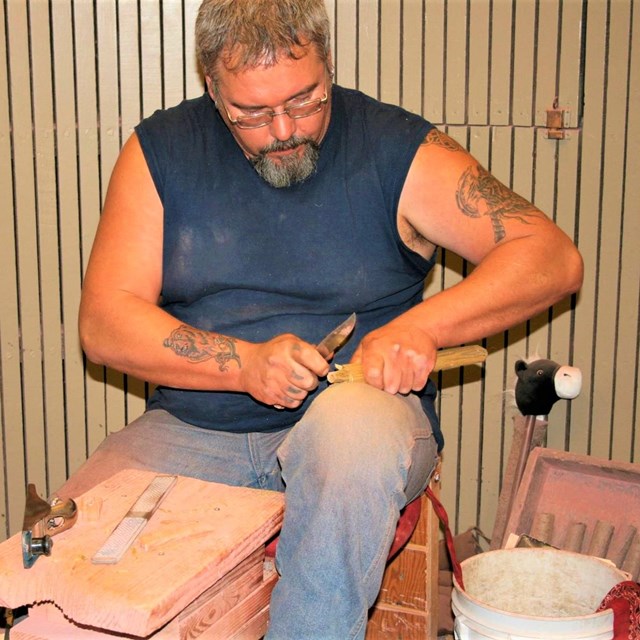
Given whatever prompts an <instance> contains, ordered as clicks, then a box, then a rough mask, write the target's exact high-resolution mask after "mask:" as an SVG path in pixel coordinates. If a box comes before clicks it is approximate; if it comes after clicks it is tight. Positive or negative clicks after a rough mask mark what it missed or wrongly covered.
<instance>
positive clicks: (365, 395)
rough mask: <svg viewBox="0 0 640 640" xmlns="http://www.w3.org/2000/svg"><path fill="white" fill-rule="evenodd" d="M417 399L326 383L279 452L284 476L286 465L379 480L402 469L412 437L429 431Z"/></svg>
mask: <svg viewBox="0 0 640 640" xmlns="http://www.w3.org/2000/svg"><path fill="white" fill-rule="evenodd" d="M416 402H417V399H415V398H413V399H409V398H406V397H403V396H394V395H391V394H388V393H386V392H384V391H380V390H379V389H375V388H374V387H371V386H370V385H367V384H364V383H345V384H338V385H334V386H332V387H329V388H328V389H326V390H325V391H324V392H323V393H322V394H320V395H319V396H318V398H316V400H315V401H314V402H313V403H312V405H311V406H310V407H309V409H308V411H307V413H306V414H305V416H304V417H303V418H302V419H301V420H300V422H299V423H298V424H297V425H296V426H295V427H294V428H293V430H292V432H291V433H290V435H289V437H288V438H287V441H285V444H284V445H283V447H282V448H281V451H280V452H279V455H280V458H281V461H282V463H283V468H284V471H285V476H286V471H287V464H288V463H293V464H299V465H300V466H301V467H302V466H303V467H304V468H305V469H306V472H307V473H311V472H315V473H317V474H318V475H321V476H322V477H323V478H326V477H327V476H332V477H335V478H337V479H338V481H343V482H344V481H347V480H349V481H356V480H358V479H362V480H366V478H368V477H369V476H372V477H376V476H377V477H378V478H380V477H381V475H384V474H385V473H386V472H387V471H388V472H389V473H393V474H398V471H401V472H402V473H403V474H404V473H406V471H407V470H408V468H409V467H410V465H411V454H412V451H413V448H414V444H415V439H416V437H420V435H421V434H424V435H426V436H429V434H430V428H429V425H428V421H427V418H426V416H424V414H423V413H422V412H421V410H418V411H416V406H415V403H416ZM290 466H291V465H290Z"/></svg>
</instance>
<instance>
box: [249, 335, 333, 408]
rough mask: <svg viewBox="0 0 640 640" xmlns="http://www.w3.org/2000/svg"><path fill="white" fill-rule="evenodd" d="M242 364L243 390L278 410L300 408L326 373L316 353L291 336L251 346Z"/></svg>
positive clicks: (324, 366)
mask: <svg viewBox="0 0 640 640" xmlns="http://www.w3.org/2000/svg"><path fill="white" fill-rule="evenodd" d="M242 362H243V364H242V369H241V370H240V384H241V387H242V390H243V391H245V392H246V393H248V394H250V395H251V396H252V397H254V398H255V399H256V400H258V401H259V402H263V403H264V404H268V405H272V406H274V407H276V408H277V409H285V408H287V409H295V408H297V407H299V406H300V405H301V404H302V402H303V401H304V399H305V398H306V397H307V395H308V394H309V392H310V391H313V390H314V389H315V388H316V387H317V386H318V378H319V377H322V376H326V375H327V373H328V371H329V364H328V363H327V361H326V360H325V359H324V358H323V357H322V356H321V355H320V353H318V351H317V349H316V348H315V347H314V346H313V345H311V344H309V343H308V342H305V341H304V340H302V339H300V338H298V337H297V336H295V335H293V334H283V335H280V336H277V337H275V338H273V339H272V340H269V341H268V342H262V343H258V344H253V345H251V347H250V348H249V349H248V351H247V352H246V354H245V355H244V356H243V359H242Z"/></svg>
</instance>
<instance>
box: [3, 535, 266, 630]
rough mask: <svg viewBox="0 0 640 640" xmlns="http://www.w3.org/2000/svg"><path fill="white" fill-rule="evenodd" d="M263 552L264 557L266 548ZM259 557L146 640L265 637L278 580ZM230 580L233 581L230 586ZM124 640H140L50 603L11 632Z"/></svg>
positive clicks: (32, 611) (32, 609) (37, 607)
mask: <svg viewBox="0 0 640 640" xmlns="http://www.w3.org/2000/svg"><path fill="white" fill-rule="evenodd" d="M261 549H262V555H263V556H264V548H263V547H262V548H261ZM254 556H255V557H254ZM257 556H259V553H254V554H252V556H251V557H249V558H247V559H246V560H245V561H243V562H242V563H240V565H238V567H236V569H234V570H233V571H232V574H234V575H233V576H232V575H231V574H229V576H225V578H223V579H222V580H220V581H219V582H218V583H216V585H214V587H213V588H212V589H211V590H208V591H207V592H205V593H204V594H202V596H200V597H199V598H198V599H197V601H196V602H195V603H193V605H190V606H189V607H187V609H185V610H184V611H183V612H182V613H180V614H179V615H178V616H177V617H176V618H174V619H173V620H172V621H171V622H169V624H167V625H166V626H164V627H163V628H162V629H160V630H159V631H157V632H156V633H153V634H151V635H150V636H146V638H145V639H144V640H195V639H196V638H197V639H198V640H229V639H230V638H238V639H242V640H255V639H257V638H260V637H262V636H263V635H264V633H265V632H266V627H267V624H268V621H269V599H270V597H271V591H272V590H273V587H274V585H275V583H276V581H277V578H278V574H277V573H276V571H275V569H271V570H270V571H265V572H264V574H263V563H262V561H261V560H260V558H259V557H257ZM257 571H259V573H260V576H259V579H257V577H256V572H257ZM228 577H231V578H232V579H231V580H228V579H227V578H228ZM123 637H126V638H129V640H135V639H136V638H138V636H131V635H130V634H126V635H123V634H120V633H117V632H115V631H105V630H102V629H96V628H94V627H88V626H82V627H80V626H78V625H76V624H74V623H72V622H70V621H69V620H68V619H67V618H65V617H64V614H63V613H62V611H60V609H58V608H57V607H56V606H55V605H54V604H51V603H46V602H45V603H40V604H37V605H34V606H33V607H30V608H29V612H28V616H27V617H26V618H24V619H23V620H20V621H19V622H18V623H17V624H16V625H15V626H14V627H13V629H12V630H11V639H12V640H113V639H114V638H123ZM140 640H142V639H140Z"/></svg>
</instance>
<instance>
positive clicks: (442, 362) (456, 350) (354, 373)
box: [327, 344, 487, 384]
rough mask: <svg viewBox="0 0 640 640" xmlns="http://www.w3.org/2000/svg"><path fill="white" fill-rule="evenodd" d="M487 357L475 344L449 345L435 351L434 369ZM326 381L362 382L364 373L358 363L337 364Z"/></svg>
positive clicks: (481, 360)
mask: <svg viewBox="0 0 640 640" xmlns="http://www.w3.org/2000/svg"><path fill="white" fill-rule="evenodd" d="M486 359H487V350H486V349H485V348H484V347H481V346H480V345H477V344H470V345H466V346H464V347H450V348H448V349H441V350H440V351H438V352H436V363H435V365H434V366H433V370H434V371H444V370H446V369H455V368H456V367H464V366H465V365H467V364H481V363H483V362H484V361H485V360H486ZM327 380H328V382H329V383H330V384H331V383H334V382H362V381H363V380H364V375H363V373H362V366H361V365H359V364H343V365H340V364H337V365H336V370H335V371H330V372H329V373H328V374H327Z"/></svg>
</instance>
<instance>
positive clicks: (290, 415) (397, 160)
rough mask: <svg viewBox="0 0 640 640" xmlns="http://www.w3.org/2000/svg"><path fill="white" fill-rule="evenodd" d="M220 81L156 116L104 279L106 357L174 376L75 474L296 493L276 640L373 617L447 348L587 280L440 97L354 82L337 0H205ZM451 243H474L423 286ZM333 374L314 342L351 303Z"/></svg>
mask: <svg viewBox="0 0 640 640" xmlns="http://www.w3.org/2000/svg"><path fill="white" fill-rule="evenodd" d="M196 41H197V47H198V56H199V60H200V63H201V65H202V69H203V72H204V75H205V79H206V86H207V91H206V94H205V95H204V96H202V97H200V98H196V99H194V100H190V101H186V102H184V103H182V104H181V105H179V106H177V107H175V108H172V109H168V110H166V111H162V112H157V113H156V114H154V115H153V116H152V117H150V118H148V119H146V120H144V121H143V122H142V123H141V124H140V125H139V126H138V127H137V128H136V131H135V133H134V134H133V135H132V136H131V138H130V139H129V140H128V141H127V143H126V144H125V145H124V147H123V149H122V152H121V155H120V158H119V159H118V162H117V164H116V166H115V168H114V171H113V176H112V179H111V182H110V185H109V191H108V194H107V198H106V202H105V207H104V212H103V214H102V217H101V221H100V225H99V229H98V232H97V235H96V239H95V244H94V248H93V251H92V255H91V259H90V263H89V267H88V270H87V274H86V279H85V283H84V288H83V295H82V303H81V310H80V335H81V340H82V345H83V348H84V349H85V351H86V353H87V356H88V357H89V358H90V359H92V360H93V361H95V362H97V363H101V364H104V365H107V366H110V367H113V368H115V369H118V370H120V371H123V372H125V373H127V374H130V375H133V376H136V377H138V378H141V379H144V380H148V381H150V382H152V383H154V384H155V385H158V386H157V390H156V391H155V392H154V394H153V396H152V398H151V399H150V402H149V407H148V411H147V412H146V413H145V414H144V415H143V416H142V417H141V418H139V419H138V420H136V421H134V422H133V423H132V424H131V425H129V426H128V427H126V428H125V429H123V430H122V431H121V432H118V433H116V434H113V435H111V436H109V438H107V440H106V441H105V442H104V443H103V445H102V446H101V447H100V448H99V450H98V451H97V452H96V453H95V454H94V455H93V456H91V458H90V459H89V461H88V462H87V463H86V465H85V466H84V467H83V468H82V469H81V470H80V472H79V473H78V474H76V476H75V477H74V478H72V479H71V480H70V483H69V485H68V486H74V487H75V488H76V490H77V491H79V490H80V489H83V490H84V489H86V488H87V487H88V486H89V485H91V484H94V483H97V482H98V481H100V480H102V479H104V477H106V476H108V475H109V474H111V473H113V472H114V471H115V470H117V469H120V468H124V467H132V466H133V467H142V468H150V469H154V470H157V471H160V472H165V473H179V474H183V475H191V476H194V477H198V478H202V479H206V480H211V481H218V482H225V483H230V484H241V485H247V486H254V487H263V488H270V489H277V490H284V491H286V505H287V506H286V514H285V520H284V525H283V529H282V533H281V537H280V544H279V548H278V556H277V567H278V570H279V572H280V574H281V579H280V580H279V582H278V584H277V586H276V588H275V590H274V593H273V597H272V603H271V623H270V629H269V636H268V637H269V638H275V639H284V638H297V639H304V640H308V639H313V638H327V639H339V640H344V639H346V638H363V637H364V633H365V626H366V620H367V610H368V608H369V607H370V606H371V605H372V603H373V601H374V599H375V597H376V595H377V593H378V590H379V587H380V582H381V578H382V572H383V570H384V565H385V559H386V556H387V552H388V549H389V546H390V544H391V541H392V539H393V533H394V529H395V525H396V522H397V519H398V514H399V512H400V510H401V509H402V508H403V507H404V505H405V504H406V503H407V502H408V501H410V500H412V499H413V498H415V497H416V496H418V495H419V494H420V492H421V491H422V490H423V489H424V487H425V486H426V484H427V483H428V480H429V477H430V474H431V472H432V470H433V467H434V465H435V461H436V459H437V454H438V452H439V450H440V449H441V448H442V445H443V439H442V434H441V431H440V427H439V425H438V421H437V417H436V415H435V412H434V386H433V383H432V382H431V381H429V380H428V376H429V373H430V372H431V370H432V368H433V364H434V360H435V355H436V350H437V349H438V348H441V347H447V346H452V345H458V344H461V343H467V342H471V341H474V340H478V339H480V338H482V337H484V336H488V335H490V334H495V333H497V332H500V331H503V330H504V329H506V328H507V327H509V326H511V325H514V324H516V323H518V322H521V321H523V320H524V319H526V318H528V317H530V316H532V315H534V314H536V313H538V312H540V311H541V310H543V309H545V308H547V307H548V306H550V305H552V304H553V303H555V302H557V301H558V300H560V299H561V298H563V297H565V296H566V295H568V294H570V293H572V292H574V291H576V290H577V289H578V287H579V286H580V283H581V279H582V262H581V259H580V256H579V254H578V252H577V250H576V249H575V247H574V245H573V244H572V243H571V241H570V240H569V239H568V238H567V236H566V235H565V234H564V233H563V232H562V231H561V230H560V229H558V228H557V227H556V226H555V225H554V224H553V223H552V222H551V221H550V220H549V219H548V218H547V217H546V216H545V215H544V214H543V213H541V212H540V211H539V210H538V209H536V208H535V207H534V206H533V205H531V204H530V203H528V202H527V201H525V200H524V199H523V198H521V197H520V196H518V195H516V194H515V193H513V192H512V191H510V190H509V189H507V188H506V187H505V186H504V185H502V184H500V183H499V182H498V181H497V180H496V179H495V178H494V177H492V176H491V175H490V174H489V173H488V172H487V171H486V170H485V169H483V168H482V167H481V166H480V165H479V164H478V163H477V161H476V160H474V158H473V157H471V156H470V155H469V154H468V153H467V152H466V151H464V150H463V149H462V148H461V147H460V146H459V145H458V144H456V143H455V142H454V141H453V140H451V139H450V138H449V137H447V136H446V135H443V134H442V133H440V132H438V131H437V130H436V129H435V128H433V127H432V126H431V125H430V124H429V123H428V122H426V121H424V120H423V119H422V118H420V117H418V116H415V115H413V114H409V113H407V112H405V111H403V110H401V109H399V108H397V107H393V106H389V105H383V104H380V103H378V102H377V101H374V100H372V99H370V98H368V97H366V96H364V95H362V94H360V93H359V92H356V91H351V90H346V89H344V88H341V87H338V86H334V85H333V83H332V77H333V73H332V61H331V53H330V46H329V22H328V19H327V15H326V11H325V8H324V6H323V3H322V0H205V2H204V3H203V4H202V6H201V9H200V12H199V15H198V20H197V26H196ZM437 246H440V247H444V248H446V249H449V250H452V251H455V252H456V253H458V254H459V255H461V256H463V257H464V258H466V259H467V260H469V261H470V262H472V263H473V264H474V265H475V268H474V270H473V272H472V273H471V274H470V275H469V276H468V277H467V278H466V279H465V280H464V281H462V282H461V283H459V284H458V285H456V286H455V287H452V288H450V289H448V290H446V291H443V292H442V293H438V294H437V295H434V296H432V297H430V298H428V299H427V300H424V301H423V300H422V296H423V293H422V292H423V282H424V278H425V276H426V275H427V273H428V272H429V270H430V268H431V267H432V266H433V263H434V253H435V249H436V247H437ZM354 311H355V312H357V314H358V323H357V327H356V330H355V332H354V335H352V336H351V339H350V340H349V342H348V343H347V344H346V345H345V346H344V347H343V348H342V349H341V350H340V352H339V354H338V356H337V357H338V358H339V360H340V361H341V362H346V361H349V360H351V361H353V362H357V363H360V364H361V365H362V367H363V371H364V376H365V380H366V383H351V384H341V385H335V386H333V387H327V384H326V378H325V377H326V374H327V372H328V371H329V364H328V362H327V361H326V360H325V359H324V358H323V357H322V355H321V354H320V353H319V352H318V350H317V349H316V348H315V346H314V345H315V344H316V343H317V342H318V340H320V339H321V338H322V337H323V336H324V335H325V334H326V333H327V332H328V331H329V330H330V329H331V328H333V327H334V326H336V325H337V324H338V323H339V322H340V321H341V320H344V319H345V318H346V317H347V316H348V315H349V314H350V313H352V312H354Z"/></svg>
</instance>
